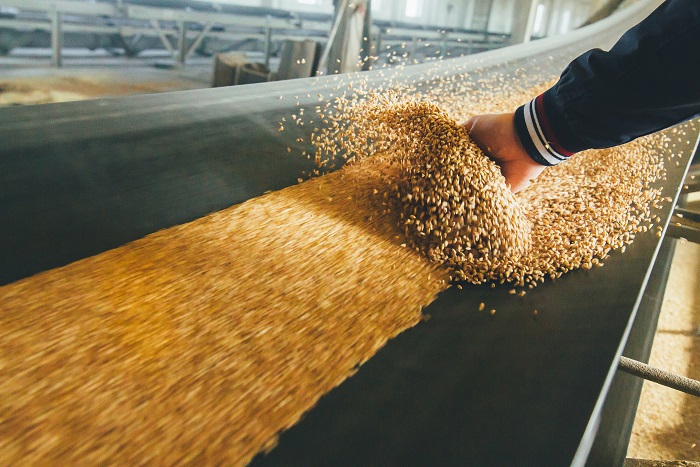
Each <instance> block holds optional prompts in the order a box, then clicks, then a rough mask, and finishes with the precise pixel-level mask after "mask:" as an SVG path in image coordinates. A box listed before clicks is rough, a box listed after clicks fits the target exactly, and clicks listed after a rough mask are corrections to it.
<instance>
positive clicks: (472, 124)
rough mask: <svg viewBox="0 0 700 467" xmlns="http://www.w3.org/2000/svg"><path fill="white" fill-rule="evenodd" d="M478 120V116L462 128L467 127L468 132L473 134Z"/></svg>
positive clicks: (463, 124) (465, 123)
mask: <svg viewBox="0 0 700 467" xmlns="http://www.w3.org/2000/svg"><path fill="white" fill-rule="evenodd" d="M476 120H477V117H476V116H474V117H471V118H470V119H469V120H467V121H466V122H464V123H462V126H463V127H465V128H466V129H467V131H468V132H470V133H471V131H472V130H473V129H474V125H476Z"/></svg>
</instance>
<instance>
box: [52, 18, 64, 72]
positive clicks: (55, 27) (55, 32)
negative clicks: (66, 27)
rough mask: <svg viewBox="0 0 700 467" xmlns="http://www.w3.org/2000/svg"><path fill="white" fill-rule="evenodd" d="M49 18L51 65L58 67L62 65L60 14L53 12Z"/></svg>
mask: <svg viewBox="0 0 700 467" xmlns="http://www.w3.org/2000/svg"><path fill="white" fill-rule="evenodd" d="M50 16H51V65H52V66H55V67H57V68H58V67H60V66H61V65H62V64H63V60H62V57H61V49H62V47H63V32H62V24H61V23H62V18H61V12H59V11H58V10H55V9H54V10H53V11H52V12H51V13H50Z"/></svg>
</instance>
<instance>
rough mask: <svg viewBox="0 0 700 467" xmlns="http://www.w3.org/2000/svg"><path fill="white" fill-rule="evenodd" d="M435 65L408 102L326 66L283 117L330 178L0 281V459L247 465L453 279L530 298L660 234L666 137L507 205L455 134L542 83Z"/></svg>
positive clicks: (592, 160)
mask: <svg viewBox="0 0 700 467" xmlns="http://www.w3.org/2000/svg"><path fill="white" fill-rule="evenodd" d="M438 73H440V75H439V76H440V78H439V79H434V80H432V81H431V86H430V89H429V90H428V91H427V92H423V93H416V92H415V91H417V89H415V86H414V84H415V81H413V82H411V83H396V82H388V83H387V84H386V86H385V88H384V89H378V88H377V87H375V88H374V90H375V91H376V92H368V91H366V90H363V86H364V83H362V79H361V78H359V77H358V78H356V79H355V81H353V79H354V78H353V76H350V75H348V76H343V77H339V76H335V77H333V78H332V79H328V80H325V81H323V82H321V85H319V89H318V91H320V92H318V95H319V102H321V101H325V103H323V104H320V105H319V106H318V107H317V108H316V109H315V110H316V112H312V111H309V112H306V114H305V113H304V112H303V109H298V110H297V109H295V110H294V113H293V115H292V116H291V117H290V118H289V119H287V120H285V119H284V117H282V122H280V130H283V123H289V124H290V125H300V126H302V125H303V124H304V123H306V124H307V126H306V128H307V129H308V128H309V127H312V126H315V128H314V130H313V133H312V134H311V139H312V141H313V143H314V144H315V145H316V148H317V152H316V154H315V157H316V160H317V162H318V163H319V165H320V166H321V167H330V166H331V165H332V164H333V163H334V159H335V158H336V157H346V158H348V159H352V160H354V162H353V163H351V164H349V165H348V166H346V167H344V168H342V169H341V170H338V171H337V172H334V173H331V174H329V175H327V176H324V177H318V178H315V179H314V180H310V181H307V182H305V183H301V184H299V185H295V186H291V187H287V188H285V189H283V190H280V191H276V192H272V193H267V194H266V195H264V196H261V197H258V198H255V199H251V200H249V201H247V202H246V203H243V204H241V205H238V206H232V207H230V208H227V209H224V210H222V211H220V212H217V213H213V214H210V215H208V216H205V217H203V218H200V219H197V220H195V221H193V222H190V223H188V224H183V225H180V226H174V227H171V228H169V229H166V230H162V231H160V232H156V233H153V234H151V235H149V236H147V237H145V238H142V239H139V240H137V241H135V242H132V243H129V244H127V245H123V246H121V247H119V248H116V249H113V250H109V251H106V252H103V253H101V254H99V255H96V256H94V257H91V258H85V259H83V260H80V261H77V262H75V263H72V264H69V265H67V266H65V267H61V268H56V269H53V270H50V271H45V272H43V273H40V274H38V275H36V276H33V277H28V278H26V279H23V280H20V281H17V282H15V283H13V284H9V285H6V286H3V287H0V413H1V414H3V419H2V423H0V461H2V463H4V464H8V465H14V464H39V465H41V464H56V465H64V464H105V463H116V464H127V465H130V464H144V463H163V464H187V463H190V464H226V465H245V464H246V463H248V462H249V461H250V460H251V459H252V457H253V456H254V455H255V454H256V453H258V452H259V451H261V450H265V449H270V448H271V447H272V446H274V444H275V440H276V437H277V435H278V434H279V433H280V432H281V431H283V430H285V429H287V428H289V427H290V426H292V425H293V424H294V423H296V422H297V421H298V420H299V419H300V418H301V417H302V415H303V414H304V413H305V412H306V411H308V410H309V409H311V408H312V407H313V406H314V404H315V403H316V402H317V401H318V400H319V398H320V397H322V396H323V395H324V394H325V393H327V392H328V391H330V390H331V389H332V388H334V387H335V386H337V385H338V384H340V383H341V382H342V381H343V380H345V379H346V378H347V377H349V376H350V375H352V374H353V372H355V371H356V369H357V365H358V363H362V362H365V361H367V360H368V359H369V358H371V357H372V356H373V355H374V353H375V352H376V351H377V350H378V349H379V348H380V347H382V346H383V345H384V343H385V342H386V341H387V340H388V339H391V338H393V337H394V336H396V335H397V334H398V333H400V332H402V331H404V330H406V329H408V328H410V327H412V326H414V325H416V324H417V323H419V322H420V321H421V319H422V316H423V315H422V313H421V309H422V307H425V306H427V305H428V304H429V303H430V302H431V301H432V300H434V298H435V296H436V295H437V294H438V293H439V292H441V291H443V290H445V289H446V288H448V287H449V279H450V276H452V277H456V278H458V279H464V280H466V281H470V282H477V283H478V282H483V281H486V280H492V281H498V282H505V281H509V282H511V283H512V284H513V285H514V286H521V287H533V286H534V285H535V284H536V283H537V282H540V281H544V280H545V278H547V277H558V276H559V275H561V274H563V273H566V272H567V271H569V270H571V269H575V268H578V267H582V268H589V267H591V266H593V265H601V264H602V260H603V259H604V258H605V257H606V256H607V255H608V254H609V252H610V251H611V250H612V249H616V248H623V247H624V245H626V244H628V243H630V242H631V241H632V240H633V239H634V236H635V235H636V234H637V233H638V232H643V231H645V230H648V229H650V228H652V222H653V221H656V222H658V220H659V219H658V217H656V219H653V218H654V216H655V215H656V214H655V213H654V210H653V208H654V206H655V205H657V204H658V203H659V200H660V189H659V188H654V187H653V186H652V185H651V184H652V183H653V182H655V181H656V180H658V179H659V178H661V177H663V157H662V156H661V155H660V151H659V150H658V148H659V147H660V146H661V145H663V146H665V147H667V148H668V152H671V153H672V152H673V147H672V145H673V144H675V143H676V140H675V139H674V140H669V139H668V138H665V137H659V136H656V137H652V138H644V139H641V140H638V141H636V142H634V143H631V144H628V145H625V146H623V147H619V148H615V149H611V150H607V151H588V152H586V153H582V154H579V155H577V156H575V157H574V158H572V160H571V161H569V162H568V163H566V164H560V165H559V166H557V167H554V168H550V169H547V171H545V173H544V174H543V175H542V176H540V177H539V178H538V179H537V181H536V182H535V183H534V184H533V185H532V186H531V187H529V188H528V189H526V190H524V191H523V192H521V193H519V194H518V195H517V196H513V195H512V194H511V193H510V192H509V191H508V190H507V188H506V186H505V183H504V181H503V178H502V177H501V175H500V173H499V171H498V169H497V167H496V166H495V165H494V164H493V163H491V162H490V161H489V160H488V159H486V158H485V157H484V156H483V154H481V152H480V151H479V150H478V149H477V148H476V147H475V146H474V145H473V144H472V143H471V142H470V140H469V138H468V135H467V134H466V131H465V130H464V129H463V128H462V127H460V126H459V125H458V122H461V121H464V120H466V119H467V118H468V117H469V116H470V115H471V114H475V113H487V112H499V111H509V110H510V111H512V109H513V108H515V107H516V106H517V105H519V104H520V103H522V102H526V101H527V100H529V99H530V98H532V97H533V96H534V95H536V94H538V93H539V92H541V91H542V89H543V87H542V86H540V87H536V88H533V89H528V88H521V87H519V85H518V81H519V79H520V76H516V75H513V76H512V77H510V78H508V79H503V78H501V77H499V79H498V81H497V85H495V87H493V88H490V89H489V88H488V86H487V83H484V82H483V81H479V80H476V81H479V82H478V86H476V87H475V86H474V85H473V82H474V81H473V80H471V78H470V77H469V76H466V75H465V76H460V75H459V74H458V73H457V72H455V73H453V74H451V75H449V76H448V75H447V74H446V73H444V71H440V70H435V73H434V74H433V75H432V76H428V75H430V73H427V74H426V78H425V79H426V80H427V79H428V78H431V79H432V78H435V77H437V76H438ZM329 83H330V84H329ZM321 86H324V88H323V89H320V87H321ZM327 86H332V87H331V88H330V89H326V87H327ZM480 86H481V87H484V90H481V91H480V90H479V89H478V88H479V87H480ZM388 89H393V91H387V90H388ZM349 90H351V91H349ZM311 92H316V90H315V89H314V90H313V91H311ZM311 92H310V93H309V96H310V94H311ZM329 94H330V96H331V98H328V96H329ZM334 94H335V96H334ZM408 95H411V96H412V97H406V96H408ZM324 96H325V97H324ZM441 109H442V110H441ZM291 122H294V123H291ZM314 122H315V123H314ZM319 122H321V123H323V125H318V123H319ZM684 132H685V130H679V133H678V134H677V135H675V136H674V138H678V141H679V142H680V141H682V140H684V139H685V138H686V135H685V133H684ZM693 134H695V133H693ZM295 136H297V135H295ZM307 137H308V136H307V135H306V134H305V135H304V136H297V138H298V139H297V141H299V140H302V139H304V138H307ZM290 152H291V149H290ZM649 234H651V232H649V233H647V235H649ZM652 235H653V234H652ZM409 246H412V248H409ZM445 266H446V267H445ZM494 283H495V282H492V285H493V284H494ZM509 288H510V289H511V290H513V289H512V287H509ZM504 293H505V292H504ZM512 293H513V294H515V291H514V290H513V292H512ZM520 293H521V294H522V293H524V291H522V290H521V291H520ZM479 310H480V311H481V312H484V311H485V310H489V308H486V305H485V304H484V303H482V304H481V305H480V306H479ZM465 312H468V311H467V310H465ZM488 313H491V314H495V313H496V310H495V309H490V311H488ZM535 314H537V311H536V310H535ZM47 330H50V332H47Z"/></svg>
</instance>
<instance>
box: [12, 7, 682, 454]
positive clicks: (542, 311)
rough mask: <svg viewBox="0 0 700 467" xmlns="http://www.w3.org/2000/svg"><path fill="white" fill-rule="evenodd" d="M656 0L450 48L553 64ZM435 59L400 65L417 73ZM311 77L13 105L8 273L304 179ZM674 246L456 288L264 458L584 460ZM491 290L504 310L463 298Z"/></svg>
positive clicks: (547, 68) (671, 192)
mask: <svg viewBox="0 0 700 467" xmlns="http://www.w3.org/2000/svg"><path fill="white" fill-rule="evenodd" d="M656 4H658V2H656V1H642V2H638V3H637V4H635V5H634V6H632V7H630V8H629V9H627V10H625V11H624V12H622V13H620V14H618V15H615V16H613V17H611V18H609V19H607V20H605V21H603V22H601V23H598V24H595V25H592V26H590V27H588V28H585V29H582V30H579V31H576V32H574V33H572V34H570V35H567V36H564V37H558V38H552V39H547V40H542V41H536V42H533V43H530V44H526V45H522V46H516V47H513V48H508V49H503V50H496V51H492V52H488V53H485V54H480V55H477V56H473V57H468V58H464V59H455V60H451V61H445V62H444V63H443V64H442V65H441V66H442V67H444V70H445V72H448V73H449V72H451V71H452V72H455V73H456V72H457V70H459V72H460V73H461V72H463V71H465V70H469V69H473V70H475V72H476V70H477V69H479V70H480V71H479V73H481V74H482V75H483V76H485V77H488V76H489V74H493V75H497V74H499V73H504V72H506V73H508V72H513V71H515V70H519V69H526V70H527V69H528V68H530V69H535V68H537V69H538V71H540V72H542V71H544V72H549V73H551V74H556V73H558V72H559V71H560V70H561V69H563V67H564V66H565V65H566V64H567V63H568V61H569V60H571V59H572V58H573V57H575V56H576V55H577V54H579V53H581V52H583V51H585V50H587V49H589V48H592V47H608V46H610V45H611V44H612V43H613V42H614V41H615V40H616V39H617V38H618V37H619V36H620V35H621V34H622V32H623V31H624V30H626V29H627V28H629V27H630V26H632V25H633V24H635V23H636V22H638V21H639V20H641V19H642V18H643V17H644V16H646V14H648V13H649V12H650V11H651V10H652V9H653V7H654V6H655V5H656ZM430 66H432V65H430ZM428 69H429V66H428V65H425V66H423V65H418V66H415V67H410V68H407V69H406V70H404V71H402V72H401V73H403V74H404V75H408V76H413V77H415V78H416V79H418V80H420V79H421V78H422V74H423V73H425V71H426V70H428ZM397 73H398V71H397ZM367 76H368V79H369V80H370V82H372V80H375V79H376V80H377V82H379V80H380V78H379V75H378V72H370V73H369V74H368V75H367ZM332 79H333V77H325V78H322V80H332ZM312 81H313V79H308V80H294V81H290V82H281V83H265V84H262V85H252V86H250V87H246V88H220V89H212V90H202V91H188V92H182V93H169V94H163V95H153V96H138V97H131V98H121V99H103V100H97V101H90V102H79V103H66V104H56V105H49V106H45V107H41V108H38V107H27V108H13V109H0V219H1V220H2V221H1V223H0V284H6V283H9V282H12V281H15V280H18V279H21V278H23V277H27V276H30V275H32V274H35V273H37V272H39V271H43V270H46V269H50V268H54V267H57V266H61V265H64V264H68V263H70V262H72V261H75V260H77V259H80V258H84V257H87V256H90V255H94V254H97V253H100V252H102V251H105V250H107V249H110V248H114V247H117V246H119V245H123V244H124V243H127V242H129V241H132V240H135V239H137V238H141V237H143V236H145V235H147V234H149V233H151V232H154V231H156V230H159V229H162V228H165V227H169V226H172V225H176V224H180V223H184V222H188V221H190V220H193V219H195V218H198V217H201V216H202V215H204V214H206V213H209V212H212V211H217V210H220V209H223V208H225V207H228V206H230V205H232V204H235V203H239V202H242V201H244V200H246V199H249V198H251V197H255V196H259V195H261V194H263V193H264V192H265V191H267V190H276V189H280V188H282V187H285V186H288V185H290V184H292V183H295V182H296V178H297V176H298V174H299V173H301V171H302V170H309V169H311V168H312V165H311V163H310V162H308V161H306V159H303V158H291V157H289V156H288V155H287V151H286V148H287V146H293V147H295V149H300V147H299V145H298V144H296V143H295V139H296V137H297V136H298V135H301V134H305V133H303V132H305V131H308V129H306V128H295V129H292V130H291V131H285V132H282V133H278V132H277V127H278V123H277V122H278V121H279V115H280V114H281V113H282V112H287V111H291V110H292V109H293V108H295V107H296V101H297V100H298V101H299V103H300V105H301V106H303V107H306V108H308V109H313V107H314V106H315V105H316V103H317V98H316V95H311V97H308V98H307V97H306V93H307V92H309V89H311V87H310V86H311V82H312ZM280 96H282V97H283V99H279V97H280ZM689 139H690V141H689V142H688V144H687V146H686V147H682V148H680V149H679V148H677V151H680V152H681V157H680V159H679V160H680V163H679V165H670V166H669V167H668V176H667V181H666V182H665V186H666V188H665V191H664V195H665V196H670V197H671V198H673V200H674V202H673V203H670V205H667V206H666V208H664V211H663V212H660V213H659V215H660V216H661V217H662V225H666V223H667V222H668V219H670V215H671V208H672V205H673V204H674V203H675V200H676V199H677V197H678V193H679V188H680V186H681V183H682V180H683V176H684V174H685V170H686V168H687V163H689V161H690V158H691V157H692V153H693V151H694V143H695V138H694V137H689ZM305 140H308V139H305ZM659 252H661V253H662V254H661V255H659ZM670 253H671V249H670V248H668V247H667V246H664V245H662V241H661V239H659V238H656V237H655V236H653V235H646V236H641V237H640V238H639V239H638V240H637V241H635V243H634V244H633V245H631V246H630V247H628V248H627V252H626V254H625V255H624V256H621V255H615V256H612V257H611V258H610V259H609V260H607V261H606V265H605V267H604V268H595V270H591V271H574V272H573V273H570V274H567V275H565V276H564V277H562V278H561V279H560V280H557V281H556V282H547V283H545V284H543V285H542V286H539V287H537V288H535V289H534V290H532V291H531V292H528V294H527V295H526V297H524V298H523V300H519V301H515V300H512V299H511V298H509V297H507V296H504V293H503V290H502V289H499V288H497V289H491V288H489V287H471V288H466V289H465V290H457V289H455V288H452V289H450V290H448V291H446V292H444V293H442V294H441V295H440V296H439V297H438V299H437V300H436V301H435V302H434V303H433V304H432V305H431V306H430V307H429V308H428V309H426V310H425V311H426V312H427V313H429V314H430V315H431V316H432V318H431V319H430V320H429V321H428V322H427V323H425V324H424V325H421V326H418V327H416V328H413V329H411V330H409V331H407V332H405V333H403V334H401V335H400V336H398V337H397V338H396V339H394V340H392V341H390V342H389V344H388V345H387V346H386V347H384V348H383V349H382V350H381V351H380V352H379V353H378V354H377V355H376V356H375V357H374V358H372V359H371V360H370V361H369V362H367V363H366V364H365V365H364V366H362V368H361V369H360V371H359V372H358V373H357V374H356V375H355V376H353V377H352V378H350V379H349V380H347V381H346V382H345V383H343V384H342V385H341V386H339V387H338V388H336V389H335V390H333V391H331V392H330V393H329V394H327V395H326V396H325V397H324V398H323V399H322V400H321V401H320V403H319V404H318V406H317V407H316V408H314V409H313V410H312V411H311V412H309V413H308V414H307V415H306V416H305V418H304V419H303V420H302V421H301V422H300V423H299V424H298V425H296V426H295V427H293V428H292V429H290V430H289V431H287V432H285V433H283V434H282V435H281V438H280V444H279V446H278V447H276V448H275V449H273V450H272V451H271V452H270V453H269V454H268V455H259V456H258V457H256V458H255V460H254V461H253V464H254V465H328V464H331V465H338V464H340V465H348V464H351V465H406V464H408V465H454V464H458V465H465V464H467V465H567V464H574V465H583V464H584V463H585V462H586V460H587V459H588V458H589V453H591V446H593V443H594V440H595V437H596V433H597V432H598V433H600V431H601V430H604V429H605V426H604V421H605V417H604V405H605V400H606V397H607V396H608V389H609V388H610V384H611V382H612V380H613V376H614V374H615V369H616V368H617V361H618V359H619V356H620V354H621V353H622V351H623V348H625V346H626V345H628V344H629V343H628V342H627V338H628V335H629V333H630V330H631V329H632V325H633V323H634V321H635V317H636V316H637V314H638V312H640V310H641V309H642V308H644V307H654V306H656V305H658V303H657V302H658V300H659V296H660V295H659V294H660V293H662V292H663V286H664V284H665V273H666V272H667V267H668V261H667V260H668V255H669V254H670ZM657 256H659V259H658V260H657ZM655 264H656V266H657V267H656V269H655V268H654V265H655ZM647 283H649V284H650V286H651V285H653V286H654V289H653V290H651V289H649V288H648V287H647ZM645 296H646V297H652V298H651V299H648V298H647V299H645V298H644V297H645ZM481 301H485V302H487V303H489V304H490V305H491V304H493V305H494V307H495V308H497V309H499V315H498V319H492V318H491V317H490V316H488V315H485V314H476V313H464V312H463V310H465V309H476V308H477V306H478V304H479V302H481ZM647 302H649V303H647ZM500 304H502V306H499V305H500ZM506 309H508V310H509V311H513V312H509V313H501V312H500V311H501V310H506ZM533 309H538V310H539V314H538V315H537V316H534V315H533V313H532V310H533ZM652 328H653V326H652ZM632 356H633V357H635V356H634V355H632ZM635 358H638V357H635ZM601 420H603V422H601ZM599 424H600V425H601V428H600V430H598V426H599ZM625 429H626V428H625ZM614 455H617V453H614ZM596 456H602V457H599V458H604V457H605V453H603V454H600V453H597V454H596ZM606 459H608V460H610V459H611V457H610V456H608V457H607V458H606ZM617 461H619V456H618V457H616V458H615V460H614V461H611V462H613V463H615V462H617Z"/></svg>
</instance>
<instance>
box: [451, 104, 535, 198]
mask: <svg viewBox="0 0 700 467" xmlns="http://www.w3.org/2000/svg"><path fill="white" fill-rule="evenodd" d="M464 126H465V127H466V129H467V131H468V132H469V136H470V137H471V139H472V141H474V143H476V145H477V146H479V147H480V148H481V150H482V151H484V153H485V154H486V155H487V156H488V157H489V158H490V159H491V160H493V161H494V162H495V163H496V164H498V165H499V167H500V168H501V173H502V174H503V176H504V177H505V178H506V183H507V184H508V185H509V186H510V189H511V191H512V192H513V193H517V192H519V191H520V190H522V189H524V188H527V187H528V186H529V185H530V183H531V182H532V181H533V180H534V179H535V178H537V176H538V175H539V174H541V173H542V171H543V170H544V169H545V168H546V167H545V166H544V165H541V164H539V163H537V162H535V161H534V160H533V159H532V158H531V157H530V156H529V155H528V153H527V151H525V148H524V147H523V145H522V143H521V142H520V138H519V137H518V134H517V133H516V131H515V124H514V114H512V113H506V114H486V115H476V116H474V117H472V118H470V119H469V120H467V121H466V122H465V123H464Z"/></svg>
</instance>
